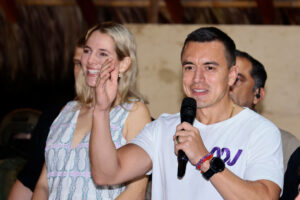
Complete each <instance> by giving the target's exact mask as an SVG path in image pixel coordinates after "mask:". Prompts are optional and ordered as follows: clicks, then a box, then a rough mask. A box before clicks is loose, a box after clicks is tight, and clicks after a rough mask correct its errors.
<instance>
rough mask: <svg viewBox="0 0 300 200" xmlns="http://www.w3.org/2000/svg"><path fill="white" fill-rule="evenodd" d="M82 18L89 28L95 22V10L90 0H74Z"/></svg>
mask: <svg viewBox="0 0 300 200" xmlns="http://www.w3.org/2000/svg"><path fill="white" fill-rule="evenodd" d="M76 2H77V4H78V6H79V8H80V10H81V13H82V16H83V18H84V19H85V21H86V22H87V24H88V25H89V26H92V25H94V24H95V23H96V21H97V15H98V14H97V13H98V12H97V10H96V7H95V5H94V3H93V1H92V0H76Z"/></svg>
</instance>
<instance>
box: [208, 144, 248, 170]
mask: <svg viewBox="0 0 300 200" xmlns="http://www.w3.org/2000/svg"><path fill="white" fill-rule="evenodd" d="M210 152H211V153H212V154H214V153H215V152H217V157H219V158H221V157H224V155H225V158H224V159H223V158H222V159H223V161H224V163H226V164H227V165H229V166H233V165H235V163H236V162H237V160H238V159H239V157H240V155H241V154H242V152H243V150H242V149H239V150H238V152H237V153H236V154H235V156H233V158H231V156H230V149H228V148H222V149H221V148H220V147H214V148H213V149H212V150H211V151H210Z"/></svg>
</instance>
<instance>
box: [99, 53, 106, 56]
mask: <svg viewBox="0 0 300 200" xmlns="http://www.w3.org/2000/svg"><path fill="white" fill-rule="evenodd" d="M100 56H108V54H107V53H104V52H101V53H100Z"/></svg>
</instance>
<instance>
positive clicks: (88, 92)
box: [33, 22, 150, 200]
mask: <svg viewBox="0 0 300 200" xmlns="http://www.w3.org/2000/svg"><path fill="white" fill-rule="evenodd" d="M81 62H82V70H81V71H80V72H79V75H78V78H77V79H76V92H77V101H71V102H69V103H68V104H67V105H66V106H65V107H64V109H63V110H62V111H61V113H60V115H59V116H58V117H57V119H56V120H55V121H54V123H53V124H52V126H51V130H50V133H49V136H48V139H47V144H46V149H45V158H46V162H45V165H44V168H43V171H42V174H41V176H40V178H39V181H38V184H37V187H36V189H35V191H34V196H33V199H39V200H40V199H48V198H49V199H144V198H145V191H146V186H147V178H146V177H141V178H140V179H138V180H134V181H132V182H129V183H124V184H121V185H115V186H110V187H108V186H97V185H95V183H94V182H93V180H92V176H91V169H90V159H89V151H88V149H89V142H90V141H92V140H93V138H90V131H91V128H92V126H93V123H98V122H97V121H94V122H93V123H92V117H93V110H94V105H95V87H96V86H97V84H98V82H99V80H101V69H102V68H107V67H108V66H112V65H113V66H114V67H115V68H116V69H118V71H117V72H116V73H118V82H117V84H118V85H117V87H118V90H117V95H116V97H115V99H114V103H113V104H112V106H111V109H110V113H109V115H110V121H111V123H110V125H111V137H112V139H113V142H114V145H115V146H116V147H117V148H119V147H121V146H123V145H124V144H126V143H127V142H128V141H129V140H131V139H132V138H134V137H135V136H136V135H137V134H138V133H139V131H140V130H141V129H142V128H143V127H144V126H145V125H146V124H147V123H148V122H150V114H149V111H148V109H147V107H146V106H145V104H144V103H143V100H142V97H141V95H140V94H139V92H138V91H137V90H136V87H135V85H136V77H137V73H138V66H137V58H136V45H135V41H134V38H133V36H132V34H131V33H130V32H129V31H128V30H127V29H126V28H125V27H124V26H123V25H120V24H116V23H112V22H107V23H102V24H99V25H96V26H95V27H93V28H91V29H90V30H89V31H88V33H87V35H86V44H85V47H84V49H83V56H82V58H81ZM110 141H111V140H110ZM110 141H108V142H110ZM94 142H96V143H97V141H94ZM107 159H110V158H107Z"/></svg>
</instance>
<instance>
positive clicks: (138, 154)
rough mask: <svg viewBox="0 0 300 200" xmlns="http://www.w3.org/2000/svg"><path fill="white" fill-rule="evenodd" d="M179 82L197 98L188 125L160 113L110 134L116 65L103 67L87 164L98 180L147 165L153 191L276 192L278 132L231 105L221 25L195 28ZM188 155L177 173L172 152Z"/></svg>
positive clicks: (251, 195) (120, 177)
mask: <svg viewBox="0 0 300 200" xmlns="http://www.w3.org/2000/svg"><path fill="white" fill-rule="evenodd" d="M181 63H182V83H183V90H184V93H185V94H186V96H188V97H191V98H193V99H195V100H196V103H197V111H196V119H195V122H194V124H193V126H192V125H191V124H189V123H187V122H183V123H181V121H180V115H179V114H178V113H177V114H172V115H170V114H163V115H161V116H160V117H159V118H158V119H157V120H155V121H154V122H152V123H150V124H148V125H147V126H146V127H145V128H144V129H143V131H142V132H141V133H140V134H139V135H138V136H137V138H135V139H133V140H132V142H130V144H128V145H125V146H124V147H122V148H120V149H118V150H116V149H115V147H114V145H113V143H112V142H111V136H110V127H109V108H110V106H111V104H112V103H113V102H112V99H114V97H115V95H116V89H117V81H118V65H117V64H111V65H106V66H103V67H102V70H101V77H100V80H99V85H98V86H97V90H96V96H97V99H96V105H95V109H94V114H93V128H92V134H91V140H90V157H91V170H92V175H93V179H94V181H95V182H96V183H97V184H99V185H103V184H104V185H105V184H109V185H112V184H118V183H122V182H126V181H130V180H133V179H135V178H137V177H139V176H142V175H144V174H146V173H147V172H148V173H150V172H152V198H153V199H172V200H174V199H175V200H176V199H214V200H215V199H278V198H279V195H280V191H281V189H282V183H283V161H282V146H281V138H280V132H279V130H278V128H277V127H276V126H275V125H274V124H273V123H272V122H270V121H269V120H267V119H265V118H264V117H262V116H260V115H259V114H257V113H255V112H254V111H252V110H250V109H248V108H242V107H240V106H238V105H235V104H234V103H233V102H232V100H231V98H230V95H229V89H230V86H232V85H233V84H234V82H235V80H236V78H237V74H238V72H237V68H236V66H235V44H234V42H233V41H232V39H231V38H230V37H229V36H228V35H226V34H225V33H224V32H222V31H221V30H219V29H217V28H214V27H205V28H200V29H197V30H195V31H193V32H192V33H190V34H189V35H188V36H187V38H186V40H185V42H184V46H183V48H182V53H181ZM179 150H183V151H184V152H185V154H186V156H187V157H188V161H189V162H188V163H187V166H186V173H185V175H184V176H183V178H181V179H179V178H178V177H177V165H178V163H177V152H178V151H179Z"/></svg>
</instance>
